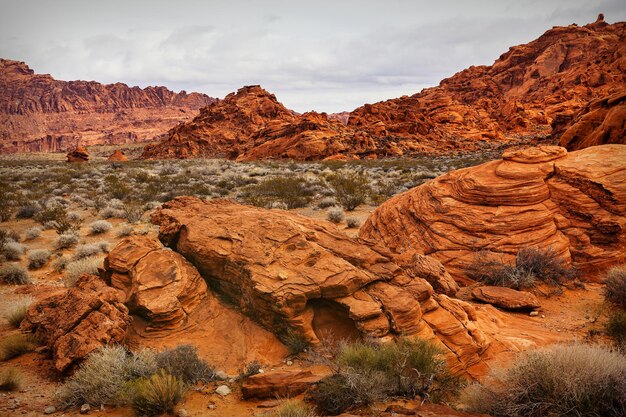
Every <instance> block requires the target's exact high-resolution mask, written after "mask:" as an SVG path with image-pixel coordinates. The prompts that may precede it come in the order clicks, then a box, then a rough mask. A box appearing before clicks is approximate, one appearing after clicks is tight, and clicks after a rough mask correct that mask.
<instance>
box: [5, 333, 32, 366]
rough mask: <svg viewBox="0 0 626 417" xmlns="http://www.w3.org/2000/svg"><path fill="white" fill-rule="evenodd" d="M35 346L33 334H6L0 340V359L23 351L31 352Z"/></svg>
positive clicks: (13, 356)
mask: <svg viewBox="0 0 626 417" xmlns="http://www.w3.org/2000/svg"><path fill="white" fill-rule="evenodd" d="M36 347H37V341H36V340H35V338H34V336H33V335H30V334H24V333H14V334H10V335H8V336H6V337H5V338H4V339H2V341H1V342H0V360H3V361H6V360H8V359H11V358H15V357H16V356H20V355H23V354H24V353H28V352H31V351H33V350H35V348H36Z"/></svg>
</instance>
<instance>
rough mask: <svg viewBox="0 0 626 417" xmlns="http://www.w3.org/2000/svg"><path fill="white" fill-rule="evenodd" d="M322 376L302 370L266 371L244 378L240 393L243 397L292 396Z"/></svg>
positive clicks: (304, 389)
mask: <svg viewBox="0 0 626 417" xmlns="http://www.w3.org/2000/svg"><path fill="white" fill-rule="evenodd" d="M324 376H325V375H321V374H314V373H313V372H311V371H302V370H295V371H273V372H266V373H263V374H257V375H253V376H251V377H249V378H248V379H246V380H245V382H244V383H243V385H242V387H241V393H242V394H243V398H245V399H251V398H256V399H266V398H282V397H286V398H289V397H294V396H296V395H299V394H302V393H303V392H304V391H306V390H307V389H308V388H309V387H310V386H311V385H313V384H315V383H316V382H318V381H319V380H320V379H322V378H323V377H324Z"/></svg>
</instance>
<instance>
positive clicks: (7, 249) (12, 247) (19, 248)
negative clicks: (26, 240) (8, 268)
mask: <svg viewBox="0 0 626 417" xmlns="http://www.w3.org/2000/svg"><path fill="white" fill-rule="evenodd" d="M25 251H26V248H25V247H24V245H22V244H21V243H19V242H15V241H13V240H9V241H7V242H6V243H5V244H4V245H3V246H2V255H4V257H5V259H7V260H8V261H19V260H20V259H22V255H24V252H25Z"/></svg>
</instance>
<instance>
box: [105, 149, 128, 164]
mask: <svg viewBox="0 0 626 417" xmlns="http://www.w3.org/2000/svg"><path fill="white" fill-rule="evenodd" d="M107 160H108V161H116V162H126V161H128V157H127V156H126V154H125V153H124V151H120V150H119V149H116V150H115V152H113V153H112V154H111V155H109V157H108V158H107Z"/></svg>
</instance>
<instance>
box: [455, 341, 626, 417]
mask: <svg viewBox="0 0 626 417" xmlns="http://www.w3.org/2000/svg"><path fill="white" fill-rule="evenodd" d="M464 402H465V403H466V404H468V405H469V406H470V408H471V409H472V410H473V411H477V412H483V413H488V414H490V415H493V416H495V417H517V416H525V417H526V416H527V417H542V416H603V417H618V416H623V415H625V413H626V356H624V355H623V354H620V353H618V352H615V351H611V350H610V349H607V348H606V347H602V346H598V345H595V346H594V345H582V344H577V345H571V346H563V345H559V346H554V347H551V348H549V349H544V350H538V351H532V352H528V353H527V354H526V355H524V356H522V357H521V358H520V359H519V360H518V361H516V362H515V363H514V365H513V366H512V367H511V368H509V369H507V370H506V371H505V372H504V374H503V375H500V376H499V378H498V380H497V381H493V383H492V384H490V385H477V386H474V387H472V389H471V390H470V391H469V392H468V393H466V398H465V401H464Z"/></svg>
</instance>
